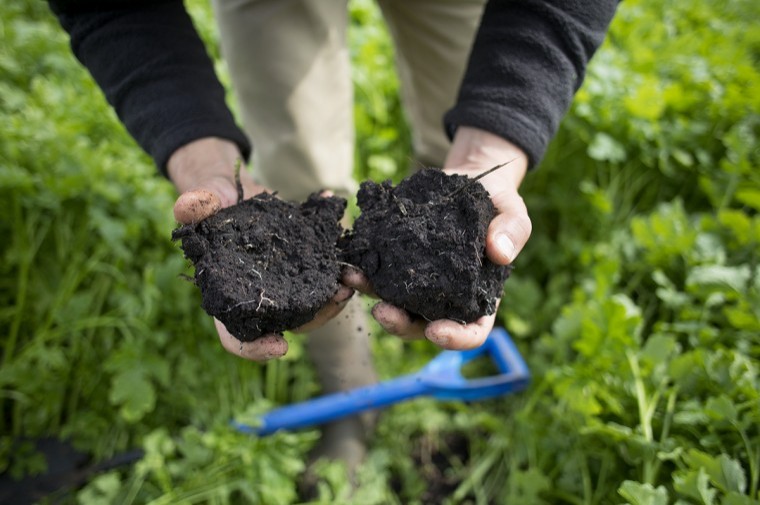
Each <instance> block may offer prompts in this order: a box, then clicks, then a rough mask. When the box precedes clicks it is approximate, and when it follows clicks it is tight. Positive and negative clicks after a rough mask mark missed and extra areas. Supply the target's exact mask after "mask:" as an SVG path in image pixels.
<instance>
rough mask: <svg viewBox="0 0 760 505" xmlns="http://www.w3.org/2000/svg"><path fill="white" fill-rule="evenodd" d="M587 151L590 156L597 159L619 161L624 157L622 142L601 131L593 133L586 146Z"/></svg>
mask: <svg viewBox="0 0 760 505" xmlns="http://www.w3.org/2000/svg"><path fill="white" fill-rule="evenodd" d="M587 153H588V155H589V156H590V157H591V158H593V159H595V160H599V161H609V162H612V163H619V162H621V161H625V159H626V154H625V147H624V146H623V144H621V143H620V142H618V141H617V140H615V139H614V138H612V137H611V136H609V135H607V134H606V133H602V132H599V133H597V134H596V135H594V138H593V139H592V140H591V143H590V144H589V146H588V149H587Z"/></svg>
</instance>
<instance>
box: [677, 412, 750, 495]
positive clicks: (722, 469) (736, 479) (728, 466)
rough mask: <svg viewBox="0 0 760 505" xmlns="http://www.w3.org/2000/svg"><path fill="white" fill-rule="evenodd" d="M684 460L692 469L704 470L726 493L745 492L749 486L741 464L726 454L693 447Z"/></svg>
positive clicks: (714, 483) (715, 484)
mask: <svg viewBox="0 0 760 505" xmlns="http://www.w3.org/2000/svg"><path fill="white" fill-rule="evenodd" d="M708 405H709V402H708ZM708 409H709V407H708ZM684 462H685V463H686V464H687V465H688V466H689V468H691V469H692V470H697V469H699V470H704V471H705V472H706V473H707V475H708V476H709V477H710V481H711V482H712V484H713V485H714V486H715V487H717V488H718V489H720V490H721V491H722V492H724V493H728V492H731V491H735V492H737V493H744V491H745V490H746V488H747V477H746V475H745V473H744V469H743V468H742V466H741V464H739V462H738V461H736V460H735V459H732V458H730V457H729V456H727V455H725V454H721V455H720V456H717V457H714V456H711V455H710V454H707V453H705V452H702V451H699V450H696V449H692V450H690V451H689V452H688V453H687V454H686V455H685V457H684Z"/></svg>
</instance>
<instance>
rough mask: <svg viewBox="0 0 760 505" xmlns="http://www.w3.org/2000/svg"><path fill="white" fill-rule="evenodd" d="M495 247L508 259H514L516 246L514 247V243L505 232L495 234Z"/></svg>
mask: <svg viewBox="0 0 760 505" xmlns="http://www.w3.org/2000/svg"><path fill="white" fill-rule="evenodd" d="M496 247H497V248H498V249H499V252H500V253H501V254H503V255H504V256H506V257H507V259H508V260H509V261H512V260H514V259H515V256H517V248H516V247H515V244H514V243H512V241H511V240H510V239H509V237H508V236H507V235H506V234H505V233H499V234H498V235H497V236H496Z"/></svg>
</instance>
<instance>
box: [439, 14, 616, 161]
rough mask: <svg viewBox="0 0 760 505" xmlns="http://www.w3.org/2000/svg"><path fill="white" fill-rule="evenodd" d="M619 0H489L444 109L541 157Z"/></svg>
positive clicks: (452, 123) (449, 119) (451, 117)
mask: <svg viewBox="0 0 760 505" xmlns="http://www.w3.org/2000/svg"><path fill="white" fill-rule="evenodd" d="M617 4H618V2H617V0H585V1H584V0H490V1H489V2H488V4H487V5H486V9H485V11H484V13H483V18H482V21H481V25H480V28H479V30H478V33H477V36H476V39H475V43H474V45H473V49H472V52H471V54H470V60H469V63H468V67H467V71H466V72H465V77H464V80H463V82H462V86H461V88H460V91H459V97H458V99H457V103H456V105H455V106H454V108H453V109H451V110H450V111H449V112H448V113H447V114H446V115H445V117H444V125H445V128H446V132H447V134H448V135H449V136H450V137H452V138H453V135H454V133H455V131H456V128H457V127H458V126H473V127H477V128H481V129H483V130H487V131H490V132H492V133H495V134H497V135H499V136H501V137H503V138H505V139H507V140H509V141H510V142H513V143H514V144H516V145H517V146H519V147H520V148H521V149H523V150H524V151H525V152H526V153H527V155H528V158H529V164H530V166H531V167H533V166H535V165H536V164H538V162H539V161H540V160H541V158H542V157H543V155H544V153H545V151H546V148H547V145H548V144H549V141H550V140H551V138H552V137H553V136H554V134H555V133H556V131H557V128H558V126H559V122H560V120H561V119H562V116H564V114H565V113H566V112H567V109H568V108H569V106H570V102H571V100H572V98H573V95H574V94H575V92H576V91H577V90H578V88H579V87H580V85H581V83H582V82H583V77H584V74H585V70H586V65H587V64H588V62H589V60H590V59H591V57H592V55H593V54H594V52H595V51H596V49H597V48H598V47H599V45H600V44H601V43H602V41H603V40H604V37H605V34H606V32H607V28H608V26H609V23H610V21H611V20H612V17H613V16H614V14H615V10H616V8H617Z"/></svg>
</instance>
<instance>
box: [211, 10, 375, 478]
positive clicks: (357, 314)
mask: <svg viewBox="0 0 760 505" xmlns="http://www.w3.org/2000/svg"><path fill="white" fill-rule="evenodd" d="M214 10H215V13H216V16H217V21H218V23H219V27H220V34H221V42H222V51H223V56H224V58H225V59H226V60H227V62H228V65H229V68H230V74H231V77H232V84H233V87H234V89H235V91H236V94H237V97H238V100H239V103H240V110H241V112H242V116H243V123H244V127H245V129H246V130H247V132H248V134H249V135H250V136H251V139H252V141H253V146H254V148H253V152H254V156H253V165H254V176H255V177H256V178H257V179H258V180H259V181H260V182H261V183H262V184H264V185H265V186H267V187H269V188H270V189H273V190H276V191H278V192H279V193H280V196H281V197H283V198H285V199H289V200H303V199H305V198H306V196H308V195H309V194H310V193H311V192H313V191H317V190H320V189H331V190H333V191H334V192H335V193H336V194H338V195H341V196H343V197H350V196H353V195H354V194H355V193H356V187H355V183H354V181H353V178H352V169H353V166H352V165H353V148H354V130H353V128H354V125H353V88H352V82H351V72H350V61H349V52H348V48H347V47H346V25H347V20H348V13H347V0H214ZM367 319H368V316H367V311H366V309H365V308H364V307H363V306H362V302H361V300H359V299H358V297H357V299H354V300H351V302H349V304H348V306H347V307H346V309H345V310H344V311H343V312H342V313H341V314H339V315H338V316H337V317H336V318H334V319H333V320H331V321H330V322H328V323H327V324H326V325H325V326H323V327H322V328H320V329H318V330H315V331H313V332H311V333H310V334H309V336H308V339H307V346H306V350H307V353H308V355H309V358H310V359H311V360H312V362H313V363H314V366H315V369H316V371H317V375H318V377H319V379H320V383H321V384H322V387H323V391H324V392H334V391H340V390H346V389H352V388H354V387H357V386H361V385H366V384H370V383H373V382H376V380H377V376H376V374H375V370H374V366H373V364H372V356H371V354H370V346H369V339H368V338H367V335H368V334H367V328H368V324H367V323H368V322H367ZM364 419H365V420H364V421H362V419H361V418H359V417H358V416H354V417H350V418H345V419H342V420H340V421H336V422H333V423H330V424H328V425H327V426H325V427H324V430H323V439H322V441H321V443H320V444H319V445H318V446H317V448H316V449H315V454H314V456H315V457H316V456H320V455H326V456H328V457H331V458H338V459H342V460H343V461H344V462H345V463H347V464H348V466H349V468H355V466H356V465H358V464H359V462H360V461H361V460H362V459H363V458H364V454H365V450H366V449H365V446H364V442H363V437H364V434H365V428H366V427H367V426H366V423H367V421H370V422H371V417H368V416H364Z"/></svg>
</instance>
